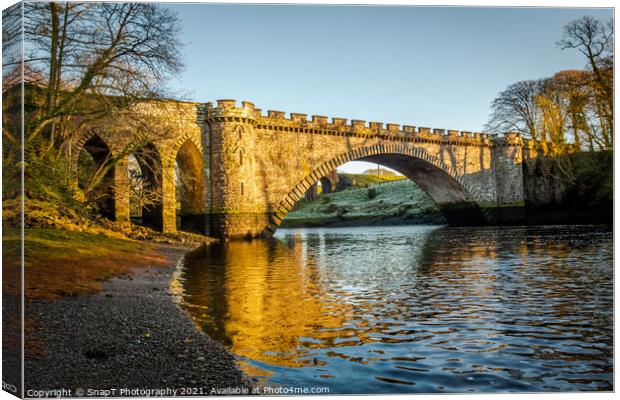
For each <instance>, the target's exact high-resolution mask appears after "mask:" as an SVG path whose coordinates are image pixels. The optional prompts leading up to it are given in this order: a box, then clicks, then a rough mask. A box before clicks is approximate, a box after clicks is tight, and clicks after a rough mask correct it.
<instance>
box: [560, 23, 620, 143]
mask: <svg viewBox="0 0 620 400" xmlns="http://www.w3.org/2000/svg"><path fill="white" fill-rule="evenodd" d="M558 45H559V46H561V47H562V49H576V50H578V51H579V52H580V53H581V54H583V55H584V56H585V57H586V59H587V60H588V69H589V70H590V71H591V72H592V74H591V79H590V81H589V82H588V84H589V86H590V88H591V89H592V93H593V95H594V96H593V105H594V110H595V112H596V113H597V114H598V116H599V125H600V129H601V138H602V140H603V142H604V147H605V148H612V147H613V52H614V50H613V48H614V31H613V21H612V20H609V21H607V22H603V21H601V20H598V19H596V18H593V17H589V16H584V17H582V18H580V19H577V20H575V21H572V22H570V23H568V24H567V25H566V26H565V27H564V37H563V38H562V40H560V41H559V42H558Z"/></svg>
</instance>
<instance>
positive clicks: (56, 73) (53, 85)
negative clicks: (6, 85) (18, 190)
mask: <svg viewBox="0 0 620 400" xmlns="http://www.w3.org/2000/svg"><path fill="white" fill-rule="evenodd" d="M21 7H23V15H24V20H23V40H24V47H25V54H24V59H23V60H20V59H19V58H18V59H8V58H5V59H3V70H5V71H8V70H15V71H17V72H14V74H19V75H21V71H25V72H28V74H30V75H32V76H35V77H37V79H36V80H34V79H33V80H28V82H27V83H28V84H27V86H26V91H27V99H28V101H29V103H28V104H27V112H28V115H27V118H26V126H25V127H24V130H25V143H24V149H25V156H26V160H27V163H28V169H29V171H30V173H31V174H32V175H33V176H35V177H39V176H43V175H45V173H47V172H46V171H52V170H53V171H54V177H53V179H51V178H50V179H47V180H48V181H50V182H52V181H54V182H55V181H61V182H66V183H67V184H66V187H67V188H70V187H71V185H70V184H69V181H70V180H71V178H70V174H71V171H73V169H72V167H71V165H72V162H71V160H69V159H67V157H68V156H67V151H66V149H67V148H71V144H72V143H74V142H76V141H77V139H78V138H79V137H80V136H81V135H83V134H84V131H85V130H86V129H92V127H93V126H96V125H97V124H101V123H104V124H105V125H106V126H109V124H110V120H118V125H124V127H127V128H128V129H133V130H134V131H135V132H136V134H137V136H141V133H142V134H143V135H142V136H147V135H145V134H144V133H146V131H147V130H150V132H148V135H150V137H151V138H152V137H155V136H157V135H159V134H161V135H166V134H168V133H169V132H168V131H167V129H165V128H162V129H160V131H161V132H159V131H157V132H153V126H152V124H151V125H149V118H150V115H149V112H145V111H144V109H145V107H146V108H148V107H152V103H153V101H155V102H157V101H159V100H161V99H167V98H171V97H174V93H172V92H171V91H170V90H169V88H168V86H167V81H168V78H169V77H170V76H171V75H174V74H177V73H179V72H180V71H181V70H182V68H183V65H182V62H181V54H180V50H181V48H182V44H181V42H180V40H179V32H180V25H179V22H178V20H177V17H176V15H175V14H174V13H173V12H172V11H171V10H170V9H168V8H166V7H163V6H161V5H159V4H152V3H120V2H115V3H102V2H81V3H76V2H63V3H57V2H25V3H23V6H21ZM14 10H18V11H19V12H18V11H15V12H14V13H13V14H11V15H10V16H13V17H14V18H13V19H12V21H13V22H15V23H14V24H9V25H3V48H4V47H5V46H8V47H10V46H15V43H16V42H20V41H21V39H22V36H21V32H18V30H16V29H14V28H15V27H16V26H18V25H19V26H21V20H20V18H21V10H20V7H16V8H15V9H14ZM5 15H6V14H5ZM22 65H23V66H22ZM143 105H146V106H143ZM110 129H111V128H110ZM3 134H4V135H5V136H10V137H9V139H15V140H16V143H18V142H19V138H18V137H17V136H16V133H15V132H13V131H7V130H4V129H3ZM13 136H15V137H13ZM135 151H136V149H135V148H133V147H131V146H128V147H127V148H126V149H120V150H117V151H116V152H115V155H114V156H111V155H108V156H107V157H106V158H104V159H99V160H97V162H96V163H95V164H94V165H91V166H90V168H89V167H87V166H86V167H84V165H83V167H84V168H85V170H88V171H89V172H90V173H91V176H90V177H89V179H90V182H83V185H82V188H81V189H82V190H83V194H85V195H86V196H85V201H86V202H96V201H98V200H99V199H100V198H101V197H102V196H105V195H107V194H106V191H105V190H102V187H103V186H105V185H104V184H105V183H106V182H105V181H106V179H107V178H106V177H109V176H110V171H111V170H112V168H113V167H114V165H115V163H116V162H117V161H118V160H120V159H124V158H125V157H127V155H128V154H132V152H135ZM77 156H78V155H77V154H75V155H71V154H70V153H69V157H77ZM82 178H83V180H84V177H82ZM41 180H42V181H45V179H41ZM159 183H160V182H159ZM44 192H45V190H44ZM27 193H30V192H27Z"/></svg>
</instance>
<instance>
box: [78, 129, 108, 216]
mask: <svg viewBox="0 0 620 400" xmlns="http://www.w3.org/2000/svg"><path fill="white" fill-rule="evenodd" d="M111 158H112V153H111V151H110V148H109V147H108V145H107V144H106V143H105V141H103V139H101V137H100V136H99V135H96V134H93V135H92V136H90V137H89V138H88V140H86V141H85V143H84V144H83V145H82V146H81V149H80V151H79V154H78V157H77V160H76V165H75V167H74V169H75V170H76V173H75V178H76V180H77V182H76V184H77V186H78V188H79V189H80V190H81V191H82V193H83V194H84V196H85V197H86V198H85V199H84V200H85V201H87V202H89V203H91V204H92V206H93V207H94V208H95V210H96V212H98V213H99V214H101V215H102V216H104V217H106V218H109V219H113V218H114V212H115V209H114V190H113V188H112V185H113V181H114V170H113V169H112V168H110V162H111Z"/></svg>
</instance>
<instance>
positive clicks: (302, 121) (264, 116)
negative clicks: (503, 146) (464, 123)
mask: <svg viewBox="0 0 620 400" xmlns="http://www.w3.org/2000/svg"><path fill="white" fill-rule="evenodd" d="M201 112H202V113H203V114H204V119H205V121H228V122H234V121H237V122H245V123H251V124H252V125H253V126H254V127H255V128H256V129H264V130H272V131H283V132H292V133H301V134H313V135H332V136H351V137H361V138H379V139H387V140H392V141H401V142H412V143H416V142H419V143H436V144H458V145H464V146H481V147H491V146H493V145H494V141H495V139H496V138H495V135H493V134H489V133H482V132H470V131H460V130H445V129H437V128H435V129H432V128H427V127H416V126H412V125H399V124H394V123H387V124H384V123H382V122H374V121H372V122H366V121H364V120H357V119H354V120H351V121H349V120H348V119H346V118H339V117H332V118H331V119H330V118H328V117H326V116H322V115H312V116H310V118H308V115H307V114H302V113H295V112H291V113H288V114H287V113H285V112H284V111H276V110H267V111H266V112H263V111H262V110H261V109H259V108H256V107H255V106H254V104H253V103H250V102H247V101H244V102H242V104H241V106H240V107H239V106H237V103H236V101H235V100H218V101H217V106H214V105H213V104H212V103H206V105H205V106H204V107H203V111H201ZM511 140H512V139H511Z"/></svg>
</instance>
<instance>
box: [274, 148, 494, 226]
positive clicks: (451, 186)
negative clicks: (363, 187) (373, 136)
mask: <svg viewBox="0 0 620 400" xmlns="http://www.w3.org/2000/svg"><path fill="white" fill-rule="evenodd" d="M367 152H369V153H373V152H375V151H372V150H370V151H362V152H361V153H362V154H363V153H367ZM359 153H360V152H358V154H359ZM375 153H377V152H375ZM337 160H339V161H340V162H339V163H338V164H337V165H335V166H333V167H332V168H331V169H329V171H326V169H327V168H325V167H324V166H322V167H319V168H318V169H316V170H315V171H314V172H313V173H312V174H310V175H309V176H308V177H306V178H305V179H304V180H303V181H302V182H300V184H298V185H297V186H296V187H295V188H294V189H293V190H292V191H291V192H290V193H289V194H288V195H287V197H286V199H285V200H284V201H282V202H281V203H280V205H279V208H278V211H276V212H275V213H273V214H272V215H271V218H270V220H271V221H270V224H269V226H268V227H267V229H266V231H265V234H266V235H268V236H269V235H271V234H273V233H274V232H275V230H276V229H277V227H278V226H279V225H280V223H281V222H282V220H283V219H284V217H285V215H286V214H287V213H288V212H289V211H290V210H291V209H292V208H293V207H292V205H291V203H295V199H297V198H300V197H301V196H303V192H304V191H305V190H306V189H305V188H306V185H310V187H311V188H312V187H313V186H314V185H315V184H316V182H317V181H320V180H321V179H324V177H325V176H326V175H328V174H333V172H334V171H335V169H336V168H337V167H338V166H340V165H343V164H346V163H347V162H350V161H366V162H370V163H375V164H380V165H383V166H385V167H388V168H391V169H393V170H395V171H398V172H399V173H401V174H402V175H404V176H406V177H407V178H409V179H411V180H413V181H414V182H415V183H416V184H417V185H418V186H419V187H420V188H421V189H422V190H424V191H425V192H426V193H427V194H428V195H429V197H430V198H431V199H432V200H433V201H434V202H435V203H436V204H437V206H438V207H439V209H440V210H441V212H442V214H443V216H444V217H445V219H446V221H447V222H448V224H449V225H451V226H478V225H486V224H488V223H489V218H488V217H487V215H486V214H485V213H484V212H483V211H482V209H481V208H480V207H479V206H478V204H477V203H476V200H475V194H474V193H473V191H472V190H471V189H470V188H468V187H467V185H465V184H463V183H462V179H461V177H460V176H459V175H458V174H456V173H455V172H454V171H453V170H450V169H449V168H446V167H445V166H443V165H441V162H440V161H438V160H435V159H433V158H432V157H424V158H420V157H416V156H412V155H410V154H402V153H396V152H395V153H389V152H385V153H382V152H380V153H377V154H372V155H362V156H358V157H355V156H353V155H346V156H343V157H339V158H337ZM326 164H327V165H330V163H329V162H328V163H326ZM326 164H324V165H326ZM331 165H333V163H332V164H331ZM300 193H301V196H300ZM293 205H294V204H293Z"/></svg>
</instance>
